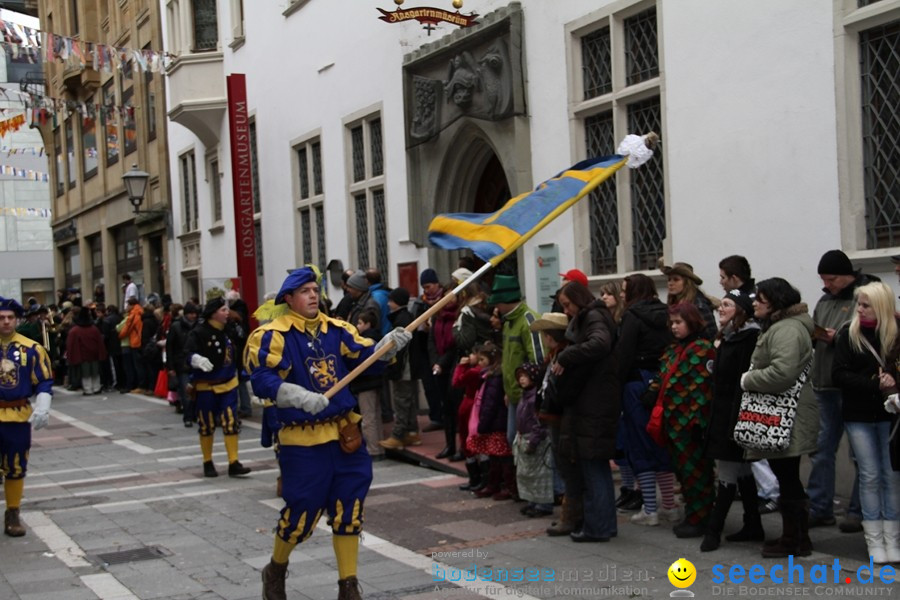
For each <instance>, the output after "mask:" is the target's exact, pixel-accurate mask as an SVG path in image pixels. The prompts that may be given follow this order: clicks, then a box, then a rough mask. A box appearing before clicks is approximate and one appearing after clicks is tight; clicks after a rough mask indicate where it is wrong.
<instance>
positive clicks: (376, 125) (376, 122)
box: [369, 119, 384, 177]
mask: <svg viewBox="0 0 900 600" xmlns="http://www.w3.org/2000/svg"><path fill="white" fill-rule="evenodd" d="M369 142H370V143H371V145H372V177H375V176H376V175H384V155H383V153H382V151H381V119H372V121H370V122H369Z"/></svg>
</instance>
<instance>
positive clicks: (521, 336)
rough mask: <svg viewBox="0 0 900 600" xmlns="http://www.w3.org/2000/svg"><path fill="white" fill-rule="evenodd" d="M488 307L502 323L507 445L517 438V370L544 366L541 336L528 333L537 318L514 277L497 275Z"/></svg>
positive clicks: (536, 333)
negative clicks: (528, 365)
mask: <svg viewBox="0 0 900 600" xmlns="http://www.w3.org/2000/svg"><path fill="white" fill-rule="evenodd" d="M488 304H489V305H491V306H495V307H497V310H498V311H499V312H500V318H501V321H502V323H503V332H502V333H503V358H502V360H501V370H502V372H503V393H504V394H505V395H506V399H507V401H508V404H509V407H510V410H509V416H508V417H507V423H506V437H507V439H508V441H509V443H510V444H512V442H513V439H514V438H515V436H516V411H515V406H516V405H517V404H518V403H519V400H520V399H521V398H522V388H521V387H519V384H518V382H517V381H516V369H518V368H519V365H521V364H522V363H524V362H533V363H537V364H543V362H544V346H543V343H542V341H541V334H540V332H533V331H531V324H532V323H534V322H535V321H536V320H537V319H538V318H540V315H539V314H538V313H537V312H535V311H534V310H533V309H531V308H529V307H528V305H527V304H525V302H523V301H522V290H521V288H520V287H519V279H518V278H517V277H516V276H515V275H496V276H495V277H494V285H493V287H492V288H491V295H490V297H488Z"/></svg>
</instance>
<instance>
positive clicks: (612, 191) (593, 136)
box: [584, 111, 619, 274]
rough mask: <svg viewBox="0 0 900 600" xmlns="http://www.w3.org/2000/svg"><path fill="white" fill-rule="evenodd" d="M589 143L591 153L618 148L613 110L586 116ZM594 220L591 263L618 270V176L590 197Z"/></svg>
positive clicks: (602, 153)
mask: <svg viewBox="0 0 900 600" xmlns="http://www.w3.org/2000/svg"><path fill="white" fill-rule="evenodd" d="M584 135H585V147H586V149H587V155H588V156H607V155H609V154H612V153H614V152H615V147H616V139H615V134H614V132H613V114H612V111H607V112H603V113H599V114H596V115H591V116H590V117H588V118H586V119H585V120H584ZM588 202H589V206H590V224H591V267H592V270H593V272H594V273H595V274H602V273H615V272H616V269H617V262H616V251H617V247H618V245H619V208H618V203H617V202H616V180H615V179H614V178H613V179H611V180H608V181H606V182H605V183H604V184H603V185H601V186H600V187H598V188H597V189H595V190H594V191H593V192H591V195H590V196H589V197H588Z"/></svg>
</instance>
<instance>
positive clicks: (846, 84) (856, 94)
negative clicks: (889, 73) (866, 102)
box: [833, 0, 900, 270]
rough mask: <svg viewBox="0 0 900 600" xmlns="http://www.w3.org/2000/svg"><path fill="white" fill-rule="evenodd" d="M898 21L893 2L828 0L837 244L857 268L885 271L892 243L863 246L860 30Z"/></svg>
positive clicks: (892, 251)
mask: <svg viewBox="0 0 900 600" xmlns="http://www.w3.org/2000/svg"><path fill="white" fill-rule="evenodd" d="M898 19H900V6H898V5H897V3H896V2H874V3H872V4H869V5H868V6H862V7H860V6H859V3H858V2H857V0H834V36H833V37H834V64H835V101H836V117H837V118H836V121H837V155H838V161H837V172H838V197H839V204H840V222H841V247H842V248H843V249H844V251H845V252H846V253H847V255H848V256H850V258H851V259H852V260H853V263H854V265H856V266H857V267H858V268H863V269H869V270H879V269H883V270H891V269H892V267H893V265H892V264H890V258H889V257H890V256H891V255H895V254H897V253H898V247H892V248H877V249H869V248H868V247H867V231H866V227H867V226H866V206H865V180H864V155H863V130H862V91H861V82H862V73H861V69H860V62H859V59H860V47H859V36H860V33H862V32H864V31H867V30H870V29H873V28H876V27H879V26H882V25H886V24H888V23H891V22H893V21H897V20H898Z"/></svg>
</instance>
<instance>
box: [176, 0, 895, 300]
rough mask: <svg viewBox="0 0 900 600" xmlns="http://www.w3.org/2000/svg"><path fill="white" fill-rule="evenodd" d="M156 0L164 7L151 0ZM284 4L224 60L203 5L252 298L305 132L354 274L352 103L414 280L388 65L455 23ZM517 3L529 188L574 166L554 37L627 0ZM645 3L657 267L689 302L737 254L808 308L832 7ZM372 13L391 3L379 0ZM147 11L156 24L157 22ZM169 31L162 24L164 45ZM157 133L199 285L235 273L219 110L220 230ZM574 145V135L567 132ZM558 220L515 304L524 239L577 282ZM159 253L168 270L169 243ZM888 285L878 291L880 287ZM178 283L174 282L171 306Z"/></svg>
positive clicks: (336, 253)
mask: <svg viewBox="0 0 900 600" xmlns="http://www.w3.org/2000/svg"><path fill="white" fill-rule="evenodd" d="M161 1H162V4H163V6H164V7H165V5H166V3H167V2H166V0H161ZM286 4H287V3H286V2H277V3H271V4H270V3H266V5H265V8H264V7H263V5H262V4H261V3H260V4H259V5H257V3H255V2H252V3H251V2H248V1H246V0H245V2H244V5H245V24H244V32H245V38H246V41H245V43H244V44H243V45H242V46H240V47H239V48H237V49H236V50H231V49H230V48H229V43H230V42H231V41H232V34H231V32H232V29H233V28H232V23H231V14H232V11H231V10H230V8H229V6H230V3H229V2H228V1H226V0H222V1H220V3H219V6H220V10H219V31H220V46H221V47H222V48H223V49H224V52H225V59H224V73H225V74H226V75H227V74H229V73H245V74H246V76H247V96H248V101H249V108H250V114H251V116H255V118H256V124H257V132H258V152H259V165H260V180H261V182H260V186H261V192H262V193H261V197H262V204H263V220H262V232H263V240H264V245H265V249H264V257H265V284H264V286H263V287H262V289H261V290H260V293H261V294H262V293H263V292H265V291H268V290H275V289H277V288H278V286H279V284H280V283H281V281H282V280H283V278H284V275H285V270H286V269H289V268H293V267H295V266H297V265H296V256H297V251H296V245H297V244H299V243H300V240H299V239H298V237H297V235H296V233H295V212H296V211H295V210H294V208H293V201H292V198H293V195H294V184H293V182H292V176H291V174H292V173H293V170H292V161H294V160H295V158H294V154H293V151H292V149H291V142H292V140H297V139H299V138H302V137H304V136H307V135H308V134H309V133H310V132H314V131H318V132H319V134H320V136H321V144H322V146H321V147H322V166H323V177H324V188H325V211H326V217H325V219H326V227H327V237H326V240H327V250H328V251H327V254H328V256H327V258H328V259H333V258H338V259H341V260H342V261H343V263H344V265H345V266H356V265H355V264H354V257H352V256H351V255H350V249H351V247H352V246H351V243H350V240H349V239H348V238H349V236H351V235H353V231H352V229H351V225H350V224H348V221H351V220H352V213H350V212H348V199H347V175H346V172H347V169H348V165H347V159H346V154H347V150H346V145H347V142H346V140H345V137H344V125H343V123H344V121H345V120H346V119H347V118H348V117H349V116H351V115H356V116H361V114H362V113H361V111H363V110H364V109H369V108H371V109H373V110H379V111H380V112H381V117H382V125H383V136H384V155H385V195H386V199H387V202H388V240H389V244H390V247H389V254H390V257H389V258H390V263H391V265H392V266H393V265H395V264H396V263H398V262H406V261H412V260H418V261H419V264H420V270H421V269H422V268H425V267H426V266H427V264H426V262H427V254H426V251H425V249H420V248H416V247H414V245H412V244H410V243H407V242H406V240H408V237H409V232H408V224H407V218H406V211H407V199H406V197H407V191H408V186H407V173H406V154H405V147H404V145H405V138H404V125H403V123H404V121H403V119H404V115H403V97H402V62H403V56H404V55H405V54H407V53H409V52H411V51H413V50H414V49H416V48H418V47H419V46H421V45H422V44H423V43H428V42H433V41H435V40H436V39H439V38H440V37H441V36H442V35H446V34H452V32H453V31H454V30H455V28H454V27H451V26H449V25H443V26H441V28H440V29H439V30H438V31H436V32H435V33H434V34H433V35H432V37H428V36H427V35H426V32H425V31H424V30H423V29H422V28H421V27H420V26H419V25H418V24H417V23H414V22H408V23H405V24H393V25H389V24H386V23H382V22H380V21H378V20H377V16H378V15H377V12H376V11H375V8H374V5H365V6H363V5H359V6H357V5H355V4H354V5H353V6H352V7H351V6H350V5H349V4H347V5H345V4H343V3H341V4H338V3H335V2H328V1H324V0H311V1H309V2H307V3H305V4H304V5H303V6H302V8H300V9H299V10H297V11H295V12H294V13H293V14H291V15H289V16H287V17H285V16H283V14H282V10H283V9H284V7H285V5H286ZM446 4H447V5H448V6H447V8H449V2H447V3H446ZM521 4H522V7H523V11H524V50H525V69H526V81H527V111H528V116H529V118H530V131H531V148H530V152H531V170H532V173H533V174H534V178H535V181H534V182H533V183H534V184H537V183H539V182H540V181H541V180H543V179H545V178H547V177H549V176H552V175H553V174H555V173H556V172H558V171H559V170H561V169H563V168H565V167H566V166H568V165H570V164H572V162H573V161H575V160H577V159H579V158H582V157H579V156H575V152H574V151H573V148H574V147H576V144H575V142H574V141H573V137H572V133H571V132H572V130H573V128H572V127H571V124H570V115H569V110H568V104H569V100H570V99H569V98H568V91H567V90H568V89H569V77H570V75H569V72H570V70H571V66H570V65H568V64H567V39H566V33H565V25H566V24H567V23H570V22H572V21H574V20H577V19H580V18H582V17H584V16H585V15H589V14H592V13H598V12H605V14H608V12H609V9H610V7H611V8H612V9H614V10H620V9H621V8H624V7H628V6H631V5H632V4H633V3H631V2H626V1H623V0H617V1H616V2H604V1H598V0H566V2H547V1H546V0H523V1H522V3H521ZM389 5H390V6H389ZM506 5H507V2H503V1H499V0H484V1H479V2H474V1H472V0H468V1H467V2H466V3H465V6H464V8H463V10H464V11H465V12H468V11H476V12H478V13H480V14H481V15H484V14H487V13H489V12H491V11H492V10H495V9H497V8H500V7H503V6H506ZM657 6H658V30H659V39H660V60H661V69H660V71H661V76H662V83H661V92H662V107H663V122H664V130H663V131H662V132H660V133H661V134H662V136H663V152H665V158H666V164H665V171H666V187H667V197H668V201H669V204H668V211H667V221H668V231H667V234H668V237H667V240H666V245H665V248H666V250H667V255H666V262H667V263H671V262H672V261H685V262H689V263H692V264H693V265H694V267H695V269H696V271H697V273H698V274H699V275H700V276H701V277H702V278H703V279H704V280H705V285H704V288H705V289H706V291H707V292H709V293H710V294H713V295H718V294H719V293H720V292H721V289H720V288H719V286H718V267H717V263H718V261H719V260H720V259H721V258H722V257H724V256H726V255H728V254H744V255H746V256H747V257H748V258H749V260H750V262H751V264H752V266H753V269H754V275H755V276H756V277H757V278H758V279H761V278H765V277H769V276H775V275H779V276H783V277H785V278H786V279H788V280H789V281H791V282H792V283H794V284H795V285H796V286H797V287H799V288H800V290H801V292H802V294H803V297H804V300H806V301H809V302H810V303H813V302H814V301H815V299H816V298H817V297H818V295H819V292H818V289H819V287H820V282H819V281H818V277H817V275H816V271H815V269H816V264H817V262H818V258H819V256H820V255H821V254H822V253H823V252H824V251H826V250H828V249H830V248H837V247H840V240H841V235H840V232H841V223H840V217H839V197H838V181H837V139H836V109H835V93H836V92H835V73H834V53H835V48H834V15H833V10H834V6H833V4H832V3H831V2H822V1H821V0H793V1H792V2H783V1H781V0H762V1H760V2H752V3H748V2H744V1H741V0H715V1H713V0H680V1H679V2H667V3H663V2H660V3H658V5H657ZM383 8H385V9H393V8H394V7H393V5H392V4H391V3H384V6H383ZM404 8H406V7H404ZM163 15H164V20H165V19H166V18H167V17H166V11H165V10H164V11H163ZM168 29H169V28H168V26H167V25H165V24H164V31H166V32H167V35H168ZM571 76H576V77H580V74H578V73H573V75H571ZM169 127H170V147H171V150H172V152H171V157H172V158H171V161H172V162H171V165H170V167H171V169H172V173H173V192H174V194H175V202H174V223H175V228H176V233H178V231H179V228H180V211H181V202H180V175H179V164H178V155H179V152H180V151H181V150H183V149H184V148H187V147H188V146H190V145H192V144H193V145H195V147H196V156H197V170H198V182H199V183H200V185H199V190H198V191H199V194H200V206H201V231H202V232H203V236H202V240H203V241H202V254H203V266H202V277H230V276H234V275H235V274H236V262H235V250H234V227H233V223H234V219H233V206H232V202H231V196H232V194H231V189H232V183H231V171H230V169H231V167H230V149H229V146H228V134H227V127H228V126H227V116H226V118H225V119H223V122H222V134H221V140H222V142H221V146H220V149H219V159H220V170H221V172H222V173H223V174H224V177H223V178H222V180H221V182H222V195H223V211H224V225H225V227H224V231H221V232H219V233H213V234H211V233H210V232H209V231H208V230H209V227H210V226H211V223H210V216H209V215H210V200H209V186H208V185H205V179H206V178H205V177H204V173H205V168H206V161H205V159H204V156H205V149H204V148H203V147H202V146H201V145H200V143H199V141H197V140H196V138H195V137H194V136H193V135H192V134H191V133H190V132H189V131H187V130H186V129H184V128H183V127H181V126H179V125H177V124H173V123H170V125H169ZM637 133H644V132H637ZM577 135H583V134H582V133H580V130H578V133H577ZM575 218H576V217H575V214H574V213H573V212H570V213H567V214H565V215H563V216H562V217H561V218H560V219H559V220H558V221H557V222H556V223H554V224H552V225H550V226H549V227H548V228H547V229H546V230H545V231H544V232H542V233H541V234H539V235H538V236H536V237H535V239H534V240H533V241H532V242H531V243H529V244H528V245H526V247H525V250H524V256H523V259H524V265H525V268H524V273H525V277H526V280H525V282H524V285H525V291H526V293H527V295H528V297H529V298H534V296H535V293H536V280H535V269H534V268H533V262H534V261H533V259H534V248H535V246H536V245H538V244H543V243H548V242H554V243H556V244H558V245H559V254H560V265H561V266H564V267H565V268H569V267H573V266H574V267H579V268H582V269H583V270H585V271H586V272H588V271H589V270H590V268H589V265H585V264H580V262H579V260H580V259H579V258H578V257H579V256H580V253H579V252H578V251H577V248H576V240H575V239H574V236H573V235H572V232H573V231H574V230H575V223H574V219H575ZM579 243H580V245H581V246H583V245H584V241H581V242H579ZM176 246H177V245H176ZM626 251H629V252H630V248H626ZM851 256H852V252H851ZM174 257H175V262H176V268H179V269H180V261H181V255H180V251H179V250H178V248H177V247H176V252H175V253H174ZM879 264H880V263H879ZM882 266H883V265H882ZM886 268H887V267H886V266H885V269H886ZM652 274H656V272H654V273H652ZM390 275H391V278H392V279H391V281H390V283H391V284H396V281H394V280H393V278H394V277H395V275H394V273H391V274H390ZM444 275H446V274H444ZM888 281H891V282H892V283H893V282H894V280H893V276H889V279H888ZM179 285H180V281H173V287H175V290H176V291H175V297H176V298H177V297H178V286H179ZM533 304H536V302H534V303H533Z"/></svg>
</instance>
